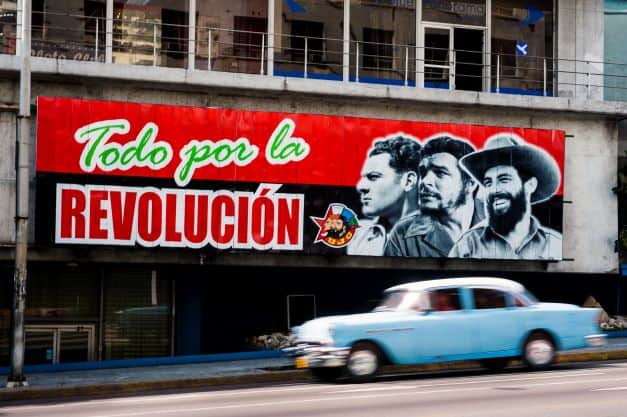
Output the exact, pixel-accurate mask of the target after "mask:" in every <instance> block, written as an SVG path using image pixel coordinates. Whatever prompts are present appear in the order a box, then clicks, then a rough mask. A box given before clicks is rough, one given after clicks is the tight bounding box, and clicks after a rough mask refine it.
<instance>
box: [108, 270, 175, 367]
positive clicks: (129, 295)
mask: <svg viewBox="0 0 627 417" xmlns="http://www.w3.org/2000/svg"><path fill="white" fill-rule="evenodd" d="M171 300H172V296H171V287H170V285H169V281H168V280H167V279H163V278H159V277H158V276H157V273H156V271H149V270H148V271H111V272H109V273H107V274H105V280H104V326H103V336H104V349H103V359H120V358H126V359H128V358H139V357H154V356H166V355H168V354H169V353H170V343H171V340H170V325H171V320H170V316H171V310H172V308H171V307H172V304H171Z"/></svg>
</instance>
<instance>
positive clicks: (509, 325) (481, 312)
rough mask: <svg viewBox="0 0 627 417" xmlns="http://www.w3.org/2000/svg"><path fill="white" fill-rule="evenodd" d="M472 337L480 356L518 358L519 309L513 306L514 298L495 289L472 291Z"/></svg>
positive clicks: (470, 313)
mask: <svg viewBox="0 0 627 417" xmlns="http://www.w3.org/2000/svg"><path fill="white" fill-rule="evenodd" d="M471 291H472V293H471V295H472V302H473V308H472V310H471V311H470V312H469V316H470V317H471V318H472V320H471V325H472V327H473V337H474V340H475V343H476V347H475V349H476V351H477V353H479V354H486V353H487V354H491V353H498V354H499V355H505V354H508V355H509V354H511V355H515V354H516V352H517V351H518V349H519V344H520V335H521V331H522V330H521V328H522V324H521V319H522V317H521V315H520V311H519V310H520V309H517V308H515V307H514V306H512V305H511V300H512V298H511V296H510V295H509V294H508V293H507V292H505V291H502V290H499V289H494V288H472V289H471Z"/></svg>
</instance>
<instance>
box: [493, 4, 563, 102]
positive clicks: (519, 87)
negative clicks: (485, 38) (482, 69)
mask: <svg viewBox="0 0 627 417" xmlns="http://www.w3.org/2000/svg"><path fill="white" fill-rule="evenodd" d="M553 22H554V10H553V1H552V0H534V1H528V0H493V1H492V29H491V32H492V90H493V91H494V89H495V88H496V75H497V59H498V67H499V68H498V76H499V87H500V92H502V93H507V92H511V93H515V94H530V95H542V94H544V86H545V84H546V89H547V91H546V93H547V95H552V91H553V31H554V24H553ZM545 68H546V70H545Z"/></svg>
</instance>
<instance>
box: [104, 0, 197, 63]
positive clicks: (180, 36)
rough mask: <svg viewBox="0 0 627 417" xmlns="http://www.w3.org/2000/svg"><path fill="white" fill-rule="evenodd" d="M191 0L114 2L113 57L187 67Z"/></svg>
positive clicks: (124, 60)
mask: <svg viewBox="0 0 627 417" xmlns="http://www.w3.org/2000/svg"><path fill="white" fill-rule="evenodd" d="M188 22H189V19H188V9H187V1H174V0H166V1H160V2H157V1H156V0H146V1H141V2H138V1H136V0H126V1H121V2H116V3H114V5H113V61H114V62H116V63H121V64H135V65H156V66H167V67H177V68H185V67H186V66H187V46H188V45H187V43H188Z"/></svg>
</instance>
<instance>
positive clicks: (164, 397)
mask: <svg viewBox="0 0 627 417" xmlns="http://www.w3.org/2000/svg"><path fill="white" fill-rule="evenodd" d="M325 388H327V387H326V386H323V385H311V384H302V385H299V386H296V387H295V386H291V385H290V386H286V387H285V388H277V389H272V388H268V389H238V390H231V391H228V392H222V391H202V392H194V393H185V394H160V393H159V392H155V393H154V394H152V395H143V396H133V397H132V398H111V399H107V400H81V401H76V402H68V403H62V404H41V405H24V406H19V405H18V406H11V407H0V410H32V409H41V408H69V407H83V406H85V405H101V404H106V405H113V404H132V403H142V402H160V401H173V400H186V399H190V398H198V397H209V399H210V398H213V397H230V396H234V395H235V396H240V395H244V394H267V393H275V392H279V393H281V392H287V391H305V390H306V391H316V390H323V389H325Z"/></svg>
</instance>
